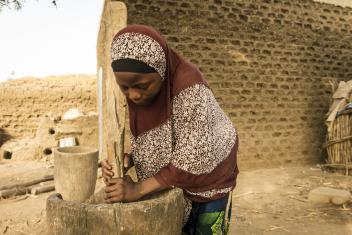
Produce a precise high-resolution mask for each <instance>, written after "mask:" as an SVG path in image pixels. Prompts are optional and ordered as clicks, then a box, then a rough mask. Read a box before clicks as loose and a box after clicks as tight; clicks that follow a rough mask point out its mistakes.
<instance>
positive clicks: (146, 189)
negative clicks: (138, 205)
mask: <svg viewBox="0 0 352 235" xmlns="http://www.w3.org/2000/svg"><path fill="white" fill-rule="evenodd" d="M138 187H139V193H140V195H141V197H143V196H145V195H148V194H150V193H155V192H158V191H162V190H164V189H168V188H171V187H167V186H162V185H161V184H160V183H159V182H158V181H157V180H156V179H155V177H151V178H148V179H146V180H144V181H141V182H139V183H138Z"/></svg>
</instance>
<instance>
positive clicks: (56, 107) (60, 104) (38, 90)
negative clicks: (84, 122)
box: [0, 75, 97, 138]
mask: <svg viewBox="0 0 352 235" xmlns="http://www.w3.org/2000/svg"><path fill="white" fill-rule="evenodd" d="M96 105H97V102H96V77H95V76H88V75H72V76H69V75H67V76H58V77H48V78H45V79H38V78H25V79H18V80H13V81H8V82H3V83H0V130H1V129H2V131H1V132H0V134H1V133H2V132H3V131H5V133H7V134H10V135H11V136H13V137H17V138H20V137H24V136H34V135H35V132H36V130H37V127H38V121H39V119H40V118H41V117H42V116H43V115H44V114H45V113H48V112H52V113H54V114H63V113H65V112H66V111H67V110H68V109H70V108H78V109H80V110H82V111H83V112H89V111H95V112H96V111H97V106H96Z"/></svg>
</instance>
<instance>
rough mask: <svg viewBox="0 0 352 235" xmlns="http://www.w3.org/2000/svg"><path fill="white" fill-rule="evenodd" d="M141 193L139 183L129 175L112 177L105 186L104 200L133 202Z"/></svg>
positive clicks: (109, 201)
mask: <svg viewBox="0 0 352 235" xmlns="http://www.w3.org/2000/svg"><path fill="white" fill-rule="evenodd" d="M142 196H143V195H142V194H141V190H140V184H139V183H137V182H134V181H133V180H132V179H131V177H130V176H128V175H126V176H125V177H124V178H112V179H110V180H109V183H108V185H107V186H106V188H105V202H107V203H114V202H134V201H137V200H139V199H140V198H141V197H142Z"/></svg>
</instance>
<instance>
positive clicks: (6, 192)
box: [0, 175, 55, 198]
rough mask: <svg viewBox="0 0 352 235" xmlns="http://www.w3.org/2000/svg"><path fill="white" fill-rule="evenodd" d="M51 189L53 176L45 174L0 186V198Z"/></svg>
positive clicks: (38, 192)
mask: <svg viewBox="0 0 352 235" xmlns="http://www.w3.org/2000/svg"><path fill="white" fill-rule="evenodd" d="M53 190H55V186H54V176H53V175H47V176H44V177H42V178H39V179H34V180H31V181H27V182H22V183H16V184H10V185H6V186H0V198H9V197H13V196H19V195H24V194H32V195H37V194H40V193H45V192H50V191H53Z"/></svg>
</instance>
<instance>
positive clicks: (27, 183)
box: [0, 175, 54, 190]
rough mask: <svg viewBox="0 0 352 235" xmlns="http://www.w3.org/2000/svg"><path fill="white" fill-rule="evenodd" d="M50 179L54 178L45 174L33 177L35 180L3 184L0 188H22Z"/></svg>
mask: <svg viewBox="0 0 352 235" xmlns="http://www.w3.org/2000/svg"><path fill="white" fill-rule="evenodd" d="M50 180H54V176H53V175H47V176H44V177H43V178H40V179H35V180H31V181H27V182H23V183H16V184H10V185H5V186H2V187H0V190H6V189H13V188H24V187H27V186H31V185H35V184H39V183H41V182H45V181H50Z"/></svg>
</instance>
